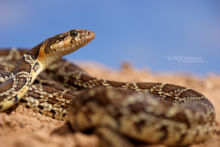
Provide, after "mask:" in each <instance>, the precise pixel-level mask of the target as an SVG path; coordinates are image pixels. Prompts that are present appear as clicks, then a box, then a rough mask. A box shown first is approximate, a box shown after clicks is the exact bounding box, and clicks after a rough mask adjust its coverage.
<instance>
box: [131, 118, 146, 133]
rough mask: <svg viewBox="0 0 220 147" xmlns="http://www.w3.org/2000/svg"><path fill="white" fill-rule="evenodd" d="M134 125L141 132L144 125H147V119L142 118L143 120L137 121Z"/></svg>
mask: <svg viewBox="0 0 220 147" xmlns="http://www.w3.org/2000/svg"><path fill="white" fill-rule="evenodd" d="M134 125H135V127H136V128H137V131H138V132H140V131H141V129H142V126H144V125H146V121H145V120H143V119H142V120H139V121H138V122H135V123H134Z"/></svg>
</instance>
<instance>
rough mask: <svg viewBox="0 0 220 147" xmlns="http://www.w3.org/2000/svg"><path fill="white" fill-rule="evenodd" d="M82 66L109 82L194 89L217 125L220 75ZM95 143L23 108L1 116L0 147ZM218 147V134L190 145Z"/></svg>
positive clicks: (91, 137) (67, 146)
mask: <svg viewBox="0 0 220 147" xmlns="http://www.w3.org/2000/svg"><path fill="white" fill-rule="evenodd" d="M81 67H82V68H83V69H85V70H86V71H87V72H88V73H90V74H91V75H93V76H96V77H100V78H105V79H109V80H117V81H142V82H144V81H145V82H149V81H150V82H164V83H172V84H177V85H182V86H186V87H189V88H192V89H195V90H197V91H199V92H201V93H203V94H204V95H205V96H207V97H208V98H209V99H210V101H211V102H212V103H213V104H214V106H215V109H216V119H217V123H218V124H219V123H220V117H219V116H220V107H218V106H219V105H220V99H218V98H219V95H220V90H219V89H220V75H217V74H208V75H206V76H203V77H202V76H198V75H192V74H186V73H153V72H151V71H150V70H147V69H144V70H137V69H135V68H133V67H132V66H131V65H129V64H123V65H122V67H121V69H120V70H119V71H114V70H111V69H108V68H106V67H103V66H100V65H97V64H91V63H87V64H82V66H81ZM219 128H220V127H219V125H218V128H217V129H219ZM97 144H98V138H97V137H96V136H95V135H85V134H82V133H80V132H75V133H73V132H72V131H71V130H70V128H69V127H68V125H67V123H66V122H63V121H57V120H54V119H52V118H49V117H47V116H44V115H41V114H39V113H37V112H33V111H32V110H30V109H26V108H24V107H23V106H18V107H17V108H16V109H15V110H13V111H12V112H10V113H0V147H30V146H31V147H75V146H82V147H84V146H97ZM159 146H160V147H162V146H163V145H159ZM219 146H220V136H218V135H213V136H211V138H209V139H207V140H206V141H205V142H204V143H201V144H197V145H192V147H219ZM151 147H156V146H151ZM157 147H158V146H157Z"/></svg>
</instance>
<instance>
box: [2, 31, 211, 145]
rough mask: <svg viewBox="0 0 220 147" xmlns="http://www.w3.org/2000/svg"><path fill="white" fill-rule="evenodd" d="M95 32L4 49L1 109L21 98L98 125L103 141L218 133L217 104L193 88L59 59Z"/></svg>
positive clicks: (183, 140) (73, 120) (167, 140)
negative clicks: (96, 72) (111, 74)
mask: <svg viewBox="0 0 220 147" xmlns="http://www.w3.org/2000/svg"><path fill="white" fill-rule="evenodd" d="M94 36H95V35H94V33H93V32H91V31H86V30H71V31H69V32H66V33H62V34H59V35H56V36H54V37H51V38H49V39H47V40H45V41H44V42H43V43H41V44H39V45H37V46H36V47H34V48H33V49H31V50H30V51H27V50H17V49H12V50H7V49H1V50H0V83H1V84H0V111H5V110H7V109H9V108H10V107H12V106H13V105H15V104H16V103H18V102H21V103H23V104H24V105H25V106H26V107H28V108H31V109H33V110H36V111H38V112H40V113H42V114H45V115H47V116H50V117H53V118H55V119H59V120H69V122H70V124H71V126H72V128H73V129H74V130H76V131H85V130H92V131H93V132H94V133H96V134H97V135H98V136H99V137H100V146H119V147H120V146H134V144H138V143H150V144H165V145H168V146H185V145H190V144H193V143H198V142H201V141H204V140H205V139H206V138H207V137H208V136H209V135H210V134H212V133H213V132H214V130H215V110H214V107H213V105H212V104H211V103H210V101H209V100H208V99H207V98H206V97H205V96H204V95H202V94H200V93H198V92H196V91H194V90H192V89H188V88H185V87H181V86H176V85H172V84H162V83H124V82H116V81H108V80H103V79H98V78H94V77H92V76H90V75H88V74H87V73H86V72H84V71H83V70H81V69H80V68H79V67H77V66H76V65H74V64H72V63H69V62H68V61H66V60H63V59H59V58H60V57H62V56H63V55H65V54H68V53H70V52H73V51H75V50H77V49H78V48H80V47H82V46H84V45H86V44H87V43H88V42H90V41H91V40H92V39H93V38H94ZM15 64H16V66H15V67H14V65H15ZM38 74H39V76H38ZM35 79H36V80H35Z"/></svg>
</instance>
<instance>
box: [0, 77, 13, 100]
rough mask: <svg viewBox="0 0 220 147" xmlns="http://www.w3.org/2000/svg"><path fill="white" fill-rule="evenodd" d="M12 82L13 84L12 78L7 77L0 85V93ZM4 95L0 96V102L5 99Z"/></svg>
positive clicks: (8, 87) (11, 84)
mask: <svg viewBox="0 0 220 147" xmlns="http://www.w3.org/2000/svg"><path fill="white" fill-rule="evenodd" d="M13 84H14V81H13V79H9V80H7V81H5V82H3V83H2V84H1V85H0V93H3V92H5V91H7V90H9V89H10V88H11V87H12V86H13ZM5 97H6V96H5V95H3V96H0V102H1V101H3V100H4V99H5Z"/></svg>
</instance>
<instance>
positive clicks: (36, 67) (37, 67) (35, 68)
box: [33, 62, 40, 72]
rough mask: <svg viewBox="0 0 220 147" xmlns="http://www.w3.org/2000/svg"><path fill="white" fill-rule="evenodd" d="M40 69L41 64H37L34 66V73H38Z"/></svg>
mask: <svg viewBox="0 0 220 147" xmlns="http://www.w3.org/2000/svg"><path fill="white" fill-rule="evenodd" d="M39 68H40V64H39V63H38V62H36V63H35V64H34V66H33V70H34V72H37V70H38V69H39Z"/></svg>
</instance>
